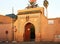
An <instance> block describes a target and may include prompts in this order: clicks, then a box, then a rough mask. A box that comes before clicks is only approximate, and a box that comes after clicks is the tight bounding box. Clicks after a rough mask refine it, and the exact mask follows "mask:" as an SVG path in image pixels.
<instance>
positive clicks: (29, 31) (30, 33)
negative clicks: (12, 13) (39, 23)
mask: <svg viewBox="0 0 60 44" xmlns="http://www.w3.org/2000/svg"><path fill="white" fill-rule="evenodd" d="M34 40H35V27H34V25H33V24H31V23H27V24H26V25H25V32H24V41H34Z"/></svg>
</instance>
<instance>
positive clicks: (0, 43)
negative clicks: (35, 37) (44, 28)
mask: <svg viewBox="0 0 60 44" xmlns="http://www.w3.org/2000/svg"><path fill="white" fill-rule="evenodd" d="M0 44H60V42H0Z"/></svg>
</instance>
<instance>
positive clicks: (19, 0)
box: [0, 0, 60, 18]
mask: <svg viewBox="0 0 60 44" xmlns="http://www.w3.org/2000/svg"><path fill="white" fill-rule="evenodd" d="M43 1H44V0H37V1H36V3H37V4H38V5H39V6H40V7H43ZM48 1H49V6H48V17H49V18H55V17H60V5H59V4H60V0H48ZM28 4H29V0H0V14H2V15H6V14H10V13H12V7H14V13H15V14H17V11H18V10H22V9H25V7H26V6H27V5H28Z"/></svg>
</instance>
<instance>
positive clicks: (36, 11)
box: [17, 10, 42, 15]
mask: <svg viewBox="0 0 60 44" xmlns="http://www.w3.org/2000/svg"><path fill="white" fill-rule="evenodd" d="M32 13H41V14H42V11H40V10H34V11H25V12H19V13H18V14H17V15H22V14H32Z"/></svg>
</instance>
